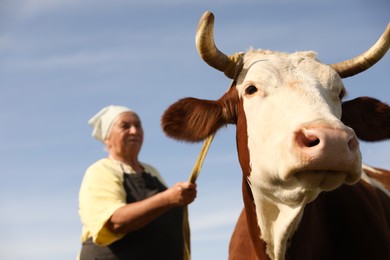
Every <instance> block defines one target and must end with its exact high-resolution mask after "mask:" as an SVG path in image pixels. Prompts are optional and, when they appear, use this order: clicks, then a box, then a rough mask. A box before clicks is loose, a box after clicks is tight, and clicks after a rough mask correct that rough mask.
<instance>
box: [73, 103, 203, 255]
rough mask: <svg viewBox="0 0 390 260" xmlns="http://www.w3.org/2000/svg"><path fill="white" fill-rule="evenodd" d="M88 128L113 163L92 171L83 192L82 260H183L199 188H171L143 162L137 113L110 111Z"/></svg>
mask: <svg viewBox="0 0 390 260" xmlns="http://www.w3.org/2000/svg"><path fill="white" fill-rule="evenodd" d="M88 123H89V124H90V125H91V126H92V127H93V132H92V135H93V136H94V137H95V138H96V139H98V140H99V141H101V142H102V143H103V144H104V145H105V147H106V150H107V151H108V157H107V158H104V159H100V160H98V161H97V162H95V163H94V164H92V165H91V166H90V167H89V168H88V169H87V171H86V173H85V175H84V178H83V181H82V184H81V187H80V193H79V214H80V218H81V222H82V225H83V229H82V236H81V240H82V249H81V252H80V255H79V257H80V259H81V260H89V259H135V260H137V259H139V260H144V259H171V260H175V259H183V255H184V240H183V232H182V231H183V230H182V225H183V206H185V205H188V204H189V203H191V202H192V201H193V200H194V199H195V197H196V185H195V184H192V183H189V182H179V183H176V184H175V185H173V186H172V187H170V188H167V186H166V184H165V182H164V180H163V179H162V177H161V176H160V174H159V173H158V171H157V170H156V169H155V168H154V167H152V166H151V165H149V164H146V163H143V162H140V161H139V160H138V155H139V152H140V150H141V147H142V143H143V138H144V133H143V129H142V124H141V120H140V118H139V116H138V115H137V114H136V113H135V112H134V111H132V110H131V109H129V108H127V107H123V106H108V107H105V108H103V109H102V110H101V111H99V112H98V113H97V114H96V115H95V116H94V117H92V118H91V119H90V120H89V122H88Z"/></svg>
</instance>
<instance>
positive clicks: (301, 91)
mask: <svg viewBox="0 0 390 260" xmlns="http://www.w3.org/2000/svg"><path fill="white" fill-rule="evenodd" d="M236 88H237V91H238V95H239V97H240V99H241V100H242V102H243V109H244V113H245V117H246V122H247V134H248V142H247V143H248V151H249V162H250V169H251V171H250V176H249V177H248V181H249V182H250V185H251V189H252V192H253V194H254V195H255V197H256V194H261V196H264V197H266V198H267V199H269V200H271V201H274V202H277V203H278V204H285V205H288V206H296V205H302V204H305V203H307V202H310V201H312V200H313V199H315V198H316V196H317V195H318V194H319V193H320V192H321V191H328V190H332V189H335V188H337V187H338V186H340V185H341V184H343V183H347V184H352V183H355V182H356V181H357V180H358V179H359V177H360V173H361V155H360V151H359V145H358V142H357V139H356V135H355V133H354V131H353V130H352V129H351V128H349V127H346V126H345V125H344V124H343V123H342V122H341V121H340V117H341V101H340V98H341V97H342V96H343V95H344V92H345V90H344V86H343V84H342V82H341V79H340V77H339V76H338V74H337V73H336V72H335V71H334V70H333V69H331V67H329V66H327V65H324V64H321V63H319V62H318V61H317V60H316V59H315V54H314V53H312V52H300V53H294V54H284V53H274V52H269V51H263V52H256V51H250V52H248V53H247V54H245V57H244V67H243V70H242V72H241V74H240V76H239V78H238V80H237V86H236Z"/></svg>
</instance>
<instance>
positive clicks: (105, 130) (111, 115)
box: [88, 105, 133, 143]
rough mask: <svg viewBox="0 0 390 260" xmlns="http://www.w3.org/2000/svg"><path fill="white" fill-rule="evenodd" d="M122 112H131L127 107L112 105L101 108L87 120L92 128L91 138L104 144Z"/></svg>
mask: <svg viewBox="0 0 390 260" xmlns="http://www.w3.org/2000/svg"><path fill="white" fill-rule="evenodd" d="M123 112H133V111H132V110H131V109H130V108H128V107H123V106H113V105H111V106H107V107H104V108H102V109H101V110H100V111H99V112H97V113H96V114H95V115H94V116H93V117H92V118H91V119H89V120H88V124H89V125H91V126H92V127H93V130H92V136H93V137H95V138H96V139H98V140H99V141H100V142H102V143H104V140H105V139H106V137H107V136H108V134H109V133H110V130H111V125H112V123H113V122H114V120H115V119H116V118H117V116H118V115H119V114H121V113H123Z"/></svg>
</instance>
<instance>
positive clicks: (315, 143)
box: [306, 139, 320, 147]
mask: <svg viewBox="0 0 390 260" xmlns="http://www.w3.org/2000/svg"><path fill="white" fill-rule="evenodd" d="M319 143H320V139H315V140H312V141H310V140H309V141H308V142H307V143H306V146H307V147H313V146H316V145H318V144H319Z"/></svg>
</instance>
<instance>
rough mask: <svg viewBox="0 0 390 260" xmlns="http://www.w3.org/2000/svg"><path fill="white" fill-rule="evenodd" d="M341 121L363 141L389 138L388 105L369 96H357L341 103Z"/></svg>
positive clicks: (389, 110)
mask: <svg viewBox="0 0 390 260" xmlns="http://www.w3.org/2000/svg"><path fill="white" fill-rule="evenodd" d="M342 108H343V115H342V117H341V121H343V123H344V124H345V125H347V126H349V127H352V128H353V129H354V130H355V133H356V135H357V137H358V138H359V139H361V140H364V141H380V140H385V139H390V107H389V106H388V105H387V104H385V103H383V102H381V101H380V100H377V99H375V98H371V97H359V98H356V99H353V100H350V101H346V102H344V103H343V105H342Z"/></svg>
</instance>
